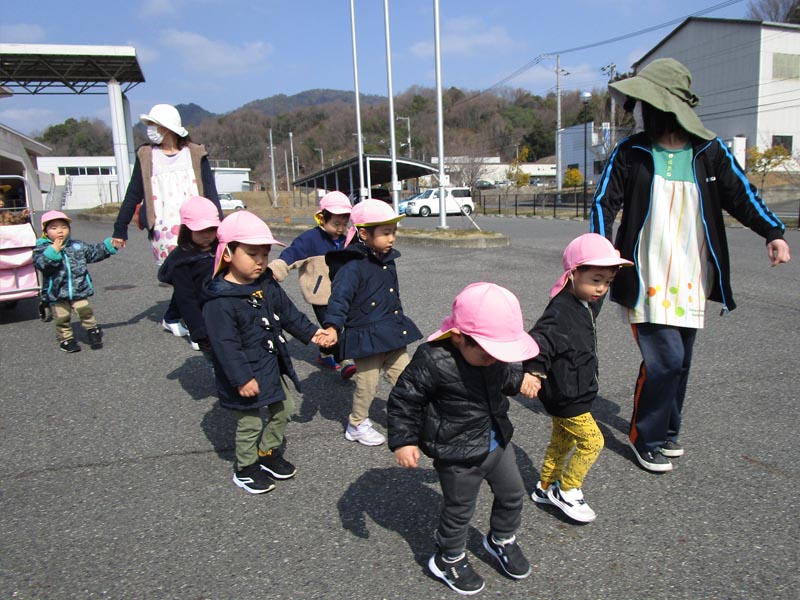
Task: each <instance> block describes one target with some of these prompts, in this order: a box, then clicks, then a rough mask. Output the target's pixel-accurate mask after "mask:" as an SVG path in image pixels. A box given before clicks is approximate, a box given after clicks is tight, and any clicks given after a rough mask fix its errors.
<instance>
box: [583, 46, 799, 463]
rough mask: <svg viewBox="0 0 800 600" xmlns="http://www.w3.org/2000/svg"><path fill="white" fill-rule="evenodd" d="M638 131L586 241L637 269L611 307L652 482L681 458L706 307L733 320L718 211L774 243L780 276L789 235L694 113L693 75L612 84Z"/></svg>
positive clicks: (635, 435)
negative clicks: (603, 242)
mask: <svg viewBox="0 0 800 600" xmlns="http://www.w3.org/2000/svg"><path fill="white" fill-rule="evenodd" d="M609 89H610V92H611V94H612V96H614V97H615V99H617V100H618V101H619V102H620V103H621V104H622V105H623V106H624V107H625V108H626V110H629V111H632V112H633V113H634V118H635V119H636V121H637V125H639V128H641V129H643V131H641V132H639V133H635V134H634V135H632V136H630V137H628V138H625V139H623V140H621V141H620V142H619V144H618V145H617V147H616V148H614V150H613V151H612V153H611V155H610V156H609V158H608V161H607V163H606V165H605V168H604V169H603V173H602V175H601V177H600V181H599V183H598V185H597V190H596V192H595V195H594V199H593V201H592V212H591V231H593V232H595V233H599V234H601V235H604V236H605V237H607V238H608V239H609V240H611V237H612V229H613V225H614V219H615V218H616V216H617V213H618V212H619V211H620V210H622V221H621V223H620V226H619V229H618V231H617V235H616V239H615V240H614V245H615V246H616V247H617V248H618V249H619V251H620V253H621V255H622V257H623V258H626V259H629V260H631V261H633V262H634V266H635V268H634V269H622V270H620V272H619V273H618V274H617V277H616V279H615V280H614V283H613V285H612V287H611V299H612V300H613V301H614V302H617V303H619V304H620V305H621V306H622V313H623V315H624V319H625V320H626V321H627V322H628V323H630V325H631V327H632V329H633V335H634V338H635V339H636V342H637V344H638V345H639V350H640V351H641V354H642V363H641V367H640V369H639V376H638V379H637V381H636V387H635V394H634V408H633V416H632V417H631V429H630V439H629V443H630V446H631V448H632V449H633V451H634V455H635V457H636V460H637V461H638V462H639V464H640V465H641V466H642V467H643V468H644V469H646V470H648V471H651V472H664V471H670V470H672V462H671V461H670V459H671V458H675V457H678V456H681V455H683V447H682V446H681V445H680V443H679V442H678V434H679V431H680V426H681V411H682V408H683V401H684V397H685V395H686V383H687V380H688V376H689V367H690V365H691V360H692V347H693V345H694V340H695V335H696V333H697V330H698V329H701V328H702V327H703V317H704V313H705V304H706V300H707V299H708V300H713V301H715V302H720V303H722V307H723V310H722V312H723V313H726V312H728V311H731V310H733V309H734V308H735V306H736V305H735V303H734V301H733V296H732V294H731V286H730V264H729V257H728V245H727V240H726V236H725V224H724V222H723V215H722V209H725V211H726V212H728V213H729V214H731V215H732V216H733V217H735V218H736V219H737V220H738V221H740V222H741V223H742V224H743V225H745V226H747V227H749V228H750V229H752V230H753V231H754V232H756V233H757V234H758V235H760V236H761V237H763V238H764V239H765V240H766V242H767V255H768V258H769V260H770V263H771V264H772V265H773V266H775V265H778V264H780V263H784V262H788V261H789V258H790V256H789V245H788V244H787V243H786V242H785V241H784V240H783V232H784V225H783V223H781V221H780V220H779V219H778V218H777V217H776V216H775V215H774V214H773V213H772V212H771V211H770V210H769V209H768V208H767V207H766V206H765V205H764V202H763V200H762V199H761V197H760V196H759V193H758V190H757V189H756V187H755V186H753V185H751V184H750V183H749V182H748V180H747V178H746V177H745V174H744V171H743V170H742V168H741V166H739V164H738V163H737V162H736V159H735V158H734V157H733V155H732V154H731V152H730V150H729V149H728V148H727V146H726V145H725V143H724V142H723V141H722V140H720V139H719V138H717V137H716V136H715V134H714V133H712V132H711V131H709V130H708V129H706V128H705V127H704V126H703V123H702V122H701V121H700V119H699V118H698V117H697V115H696V114H695V112H694V110H693V108H694V107H695V106H697V105H698V104H699V103H700V101H699V98H698V97H697V96H696V95H695V94H694V92H693V91H692V76H691V74H690V73H689V70H688V69H687V68H686V67H685V66H683V65H682V64H681V63H679V62H678V61H676V60H673V59H671V58H662V59H658V60H654V61H653V62H651V63H649V64H648V65H647V66H646V67H644V68H643V69H642V70H641V71H640V72H639V73H637V74H636V75H635V76H633V77H629V78H627V79H623V80H620V81H616V82H613V83H611V84H609Z"/></svg>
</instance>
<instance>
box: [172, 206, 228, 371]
mask: <svg viewBox="0 0 800 600" xmlns="http://www.w3.org/2000/svg"><path fill="white" fill-rule="evenodd" d="M180 217H181V228H180V231H179V232H178V246H177V247H176V248H175V249H174V250H173V251H172V252H170V253H169V254H168V255H167V258H166V259H165V260H164V264H162V265H161V267H160V268H159V270H158V280H159V281H161V282H162V283H168V284H170V285H172V287H173V288H174V291H173V294H172V297H173V298H174V299H175V303H176V305H177V307H178V310H180V313H181V317H182V318H183V322H184V323H186V327H187V329H188V331H189V335H190V339H191V343H192V348H194V349H195V350H202V351H203V353H205V354H206V355H208V354H209V353H210V352H211V345H210V343H209V341H208V333H207V331H206V324H205V322H204V321H203V312H202V308H201V306H200V294H201V292H202V289H203V288H204V287H205V284H206V283H207V281H208V280H209V279H210V278H211V274H212V272H213V270H214V253H215V251H216V249H217V227H219V223H220V221H219V211H218V210H217V207H216V206H215V205H214V203H213V202H211V200H209V199H208V198H203V197H202V196H192V197H191V198H189V199H188V200H186V201H185V202H184V203H183V204H181V208H180Z"/></svg>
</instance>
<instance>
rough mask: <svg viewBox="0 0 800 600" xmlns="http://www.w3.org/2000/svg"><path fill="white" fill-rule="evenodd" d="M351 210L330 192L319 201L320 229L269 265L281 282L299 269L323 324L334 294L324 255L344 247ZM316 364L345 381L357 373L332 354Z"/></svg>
mask: <svg viewBox="0 0 800 600" xmlns="http://www.w3.org/2000/svg"><path fill="white" fill-rule="evenodd" d="M351 210H352V206H350V200H348V198H347V196H345V195H344V194H343V193H342V192H328V193H327V194H325V195H324V196H323V197H322V199H321V200H320V201H319V210H318V211H317V212H316V213H315V214H314V219H315V220H316V222H317V227H314V228H313V229H309V230H308V231H305V232H303V233H301V234H300V235H298V236H297V237H296V238H295V239H294V241H293V242H292V243H291V245H290V246H289V247H288V248H286V249H285V250H284V251H283V252H281V255H280V256H279V257H278V258H276V259H275V260H273V261H272V262H271V263H269V268H270V269H272V274H273V276H274V277H275V280H276V281H279V282H280V281H283V280H284V279H286V276H287V275H288V274H289V271H291V270H292V269H299V274H300V291H301V292H302V293H303V298H305V300H306V302H308V303H309V304H310V305H311V307H312V308H313V309H314V315H316V317H317V321H319V323H320V324H322V323H323V321H324V320H325V311H326V310H327V308H328V298H329V297H330V295H331V279H330V277H329V275H328V265H327V264H325V254H326V253H327V252H330V251H331V250H341V249H342V248H344V243H345V240H346V239H347V236H346V235H345V234H346V233H347V224H348V222H349V221H350V211H351ZM317 363H318V364H320V365H321V366H323V367H325V368H327V369H334V370H337V371H339V372H340V373H341V376H342V379H350V378H351V377H352V376H353V375H355V373H356V365H355V363H354V362H353V361H352V360H349V359H347V360H343V361H342V362H341V364H340V363H337V362H336V359H335V358H334V357H333V355H332V354H327V353H322V352H320V354H319V356H318V357H317Z"/></svg>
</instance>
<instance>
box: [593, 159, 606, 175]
mask: <svg viewBox="0 0 800 600" xmlns="http://www.w3.org/2000/svg"><path fill="white" fill-rule="evenodd" d="M592 172H593V173H594V174H595V175H600V173H602V172H603V161H602V160H596V161H594V165H592Z"/></svg>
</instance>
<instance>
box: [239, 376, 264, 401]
mask: <svg viewBox="0 0 800 600" xmlns="http://www.w3.org/2000/svg"><path fill="white" fill-rule="evenodd" d="M258 392H259V389H258V382H257V381H256V380H255V378H253V379H251V380H250V381H248V382H247V383H243V384H242V385H240V386H239V395H240V396H242V397H244V398H253V397H254V396H258Z"/></svg>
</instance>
